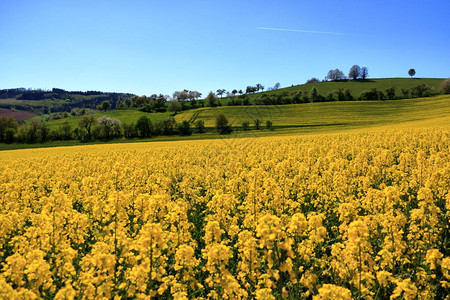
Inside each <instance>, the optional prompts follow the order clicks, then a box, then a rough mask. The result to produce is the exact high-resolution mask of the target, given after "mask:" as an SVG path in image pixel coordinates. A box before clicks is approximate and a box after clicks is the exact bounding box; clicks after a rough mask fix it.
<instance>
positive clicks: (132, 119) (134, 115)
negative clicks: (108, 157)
mask: <svg viewBox="0 0 450 300" xmlns="http://www.w3.org/2000/svg"><path fill="white" fill-rule="evenodd" d="M171 114H172V113H170V112H163V113H146V112H142V111H139V110H110V111H106V112H100V113H96V114H93V115H92V116H94V117H95V118H100V117H102V116H108V117H111V118H115V119H118V120H120V121H121V122H122V123H136V121H137V119H138V118H139V117H140V116H143V115H146V116H148V117H149V118H150V119H151V120H152V122H158V121H162V120H164V119H167V118H169V117H170V115H171ZM81 118H82V116H75V117H69V118H64V119H59V120H52V121H48V122H46V124H47V126H48V127H49V128H50V129H55V128H57V127H59V126H61V125H62V124H63V123H65V122H69V124H70V126H72V128H75V127H78V123H79V121H80V119H81ZM33 120H38V121H40V120H42V117H39V116H38V117H34V118H32V119H29V120H28V122H31V121H33Z"/></svg>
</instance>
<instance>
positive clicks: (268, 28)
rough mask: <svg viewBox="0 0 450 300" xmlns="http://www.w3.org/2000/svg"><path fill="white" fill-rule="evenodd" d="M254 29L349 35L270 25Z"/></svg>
mask: <svg viewBox="0 0 450 300" xmlns="http://www.w3.org/2000/svg"><path fill="white" fill-rule="evenodd" d="M256 29H261V30H276V31H292V32H303V33H318V34H334V35H351V34H348V33H342V32H328V31H313V30H301V29H286V28H271V27H256Z"/></svg>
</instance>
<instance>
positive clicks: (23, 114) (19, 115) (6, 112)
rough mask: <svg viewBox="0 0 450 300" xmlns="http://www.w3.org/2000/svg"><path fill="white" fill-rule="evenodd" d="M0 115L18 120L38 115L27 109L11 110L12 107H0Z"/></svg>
mask: <svg viewBox="0 0 450 300" xmlns="http://www.w3.org/2000/svg"><path fill="white" fill-rule="evenodd" d="M0 116H10V117H13V118H14V119H16V120H18V121H25V120H28V119H30V118H32V117H34V116H37V115H36V114H33V113H30V112H27V111H11V110H10V109H6V108H0Z"/></svg>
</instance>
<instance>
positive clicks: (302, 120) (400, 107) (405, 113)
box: [176, 95, 450, 132]
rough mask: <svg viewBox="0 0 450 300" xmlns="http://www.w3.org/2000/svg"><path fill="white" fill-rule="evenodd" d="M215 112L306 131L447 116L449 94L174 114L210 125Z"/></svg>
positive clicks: (238, 119)
mask: <svg viewBox="0 0 450 300" xmlns="http://www.w3.org/2000/svg"><path fill="white" fill-rule="evenodd" d="M219 113H222V114H224V115H225V117H227V118H228V120H229V121H230V123H231V124H232V125H233V126H237V127H240V126H241V125H242V123H243V122H245V121H248V122H250V123H251V124H252V123H253V121H254V120H255V119H260V120H261V121H263V123H265V121H267V120H270V121H272V122H273V125H274V126H275V127H278V128H296V129H297V130H298V131H302V130H303V131H305V130H307V131H308V132H309V131H311V129H312V130H315V129H318V128H326V130H335V129H343V128H364V127H366V126H375V125H389V124H400V123H404V122H410V121H425V120H437V119H440V118H443V117H448V118H450V96H448V95H445V96H437V97H429V98H416V99H403V100H389V101H347V102H326V103H306V104H290V105H279V106H275V105H274V106H256V105H252V106H222V107H215V108H210V107H208V108H201V109H196V110H190V111H186V112H184V113H181V114H179V115H177V116H176V120H177V121H178V122H181V121H183V120H191V121H197V120H203V121H204V122H205V125H206V126H207V127H214V122H215V116H216V115H217V114H219Z"/></svg>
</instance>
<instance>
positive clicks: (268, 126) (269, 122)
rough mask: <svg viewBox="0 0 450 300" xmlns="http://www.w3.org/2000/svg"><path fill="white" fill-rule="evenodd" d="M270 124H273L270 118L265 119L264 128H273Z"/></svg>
mask: <svg viewBox="0 0 450 300" xmlns="http://www.w3.org/2000/svg"><path fill="white" fill-rule="evenodd" d="M272 125H273V123H272V121H270V120H267V121H266V128H267V129H269V130H272V129H273V128H272Z"/></svg>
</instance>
